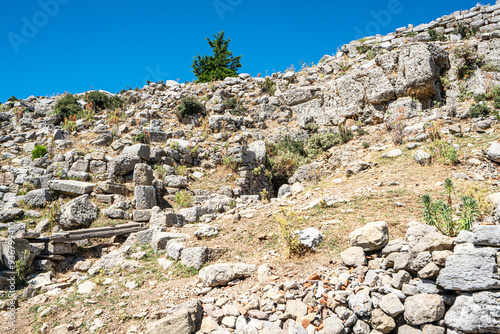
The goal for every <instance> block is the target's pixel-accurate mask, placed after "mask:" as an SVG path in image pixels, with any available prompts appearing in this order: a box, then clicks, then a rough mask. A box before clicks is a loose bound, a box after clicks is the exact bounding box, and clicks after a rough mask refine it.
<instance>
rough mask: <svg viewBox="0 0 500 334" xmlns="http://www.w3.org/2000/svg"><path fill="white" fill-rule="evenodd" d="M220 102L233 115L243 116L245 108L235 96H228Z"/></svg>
mask: <svg viewBox="0 0 500 334" xmlns="http://www.w3.org/2000/svg"><path fill="white" fill-rule="evenodd" d="M222 103H223V104H224V106H225V107H226V110H229V112H230V113H231V114H233V115H235V116H243V115H244V114H246V112H247V108H246V107H245V106H244V105H243V103H242V102H241V101H240V99H239V98H237V97H230V98H228V99H225V100H224V101H222Z"/></svg>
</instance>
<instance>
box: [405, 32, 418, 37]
mask: <svg viewBox="0 0 500 334" xmlns="http://www.w3.org/2000/svg"><path fill="white" fill-rule="evenodd" d="M417 35H418V34H417V33H416V32H413V31H412V32H407V33H406V34H405V37H408V38H413V37H416V36H417Z"/></svg>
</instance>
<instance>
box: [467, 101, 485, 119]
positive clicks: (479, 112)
mask: <svg viewBox="0 0 500 334" xmlns="http://www.w3.org/2000/svg"><path fill="white" fill-rule="evenodd" d="M490 112H491V109H490V107H488V105H486V104H483V103H478V104H475V105H474V106H472V107H471V108H470V109H469V112H468V114H467V117H469V118H476V117H481V116H488V115H489V114H490Z"/></svg>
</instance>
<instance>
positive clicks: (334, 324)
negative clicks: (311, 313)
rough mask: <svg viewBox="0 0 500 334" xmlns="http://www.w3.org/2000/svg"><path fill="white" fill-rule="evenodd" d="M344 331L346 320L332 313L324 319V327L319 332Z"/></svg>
mask: <svg viewBox="0 0 500 334" xmlns="http://www.w3.org/2000/svg"><path fill="white" fill-rule="evenodd" d="M343 332H344V322H343V321H342V320H340V319H339V317H338V316H336V315H335V314H332V315H331V316H329V317H328V318H326V319H325V320H323V329H322V330H320V331H319V334H341V333H343Z"/></svg>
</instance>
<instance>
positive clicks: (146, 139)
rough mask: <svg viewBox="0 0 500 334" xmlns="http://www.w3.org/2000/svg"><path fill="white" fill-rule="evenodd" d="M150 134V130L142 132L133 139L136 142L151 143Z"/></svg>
mask: <svg viewBox="0 0 500 334" xmlns="http://www.w3.org/2000/svg"><path fill="white" fill-rule="evenodd" d="M150 138H151V136H150V134H149V132H141V133H139V134H137V135H135V136H133V137H132V140H133V141H135V142H139V143H143V144H149V143H150Z"/></svg>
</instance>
